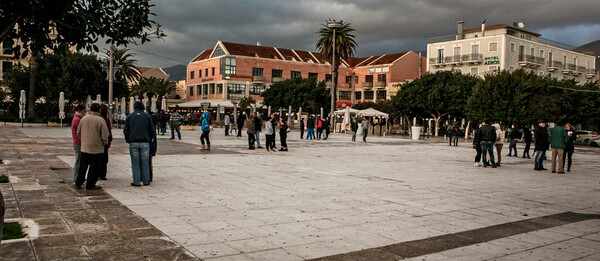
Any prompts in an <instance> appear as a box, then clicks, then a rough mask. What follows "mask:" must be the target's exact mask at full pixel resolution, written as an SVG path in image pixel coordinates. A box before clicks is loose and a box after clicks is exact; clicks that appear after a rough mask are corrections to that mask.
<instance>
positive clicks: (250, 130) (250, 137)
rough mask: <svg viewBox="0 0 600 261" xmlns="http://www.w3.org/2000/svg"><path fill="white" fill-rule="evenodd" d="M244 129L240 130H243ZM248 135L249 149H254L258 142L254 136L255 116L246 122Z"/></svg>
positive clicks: (249, 117)
mask: <svg viewBox="0 0 600 261" xmlns="http://www.w3.org/2000/svg"><path fill="white" fill-rule="evenodd" d="M241 129H242V128H240V130H241ZM246 133H247V134H248V149H249V150H253V149H254V142H255V141H256V136H254V119H253V116H252V115H250V116H248V119H247V120H246Z"/></svg>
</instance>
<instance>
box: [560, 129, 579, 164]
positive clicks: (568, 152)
mask: <svg viewBox="0 0 600 261" xmlns="http://www.w3.org/2000/svg"><path fill="white" fill-rule="evenodd" d="M565 130H566V131H567V136H568V137H569V139H568V140H567V144H566V145H565V152H564V153H563V158H562V161H563V166H564V165H565V160H566V159H568V160H569V162H568V164H567V172H571V163H573V153H574V152H575V141H576V140H577V133H576V131H575V127H573V125H571V124H569V123H567V124H566V125H565Z"/></svg>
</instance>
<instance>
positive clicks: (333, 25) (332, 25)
mask: <svg viewBox="0 0 600 261" xmlns="http://www.w3.org/2000/svg"><path fill="white" fill-rule="evenodd" d="M341 26H342V23H340V22H336V21H335V20H331V21H329V22H327V27H328V28H329V29H332V30H333V46H332V48H333V55H332V57H331V109H330V113H329V116H330V117H331V118H330V119H329V120H330V122H331V125H332V126H333V118H334V117H333V113H334V111H335V93H336V89H337V70H336V68H335V49H336V46H335V29H337V28H340V27H341ZM321 116H323V115H321ZM334 129H335V126H334Z"/></svg>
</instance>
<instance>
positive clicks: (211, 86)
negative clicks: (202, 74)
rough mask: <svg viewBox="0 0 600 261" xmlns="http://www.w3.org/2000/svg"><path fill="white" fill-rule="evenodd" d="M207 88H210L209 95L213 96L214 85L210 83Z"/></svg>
mask: <svg viewBox="0 0 600 261" xmlns="http://www.w3.org/2000/svg"><path fill="white" fill-rule="evenodd" d="M208 86H209V88H210V94H215V84H214V83H211V84H209V85H208Z"/></svg>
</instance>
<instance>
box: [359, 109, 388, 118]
mask: <svg viewBox="0 0 600 261" xmlns="http://www.w3.org/2000/svg"><path fill="white" fill-rule="evenodd" d="M358 116H366V117H382V118H388V117H389V115H388V114H387V113H384V112H380V111H378V110H376V109H373V108H368V109H364V110H360V111H359V112H358Z"/></svg>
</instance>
